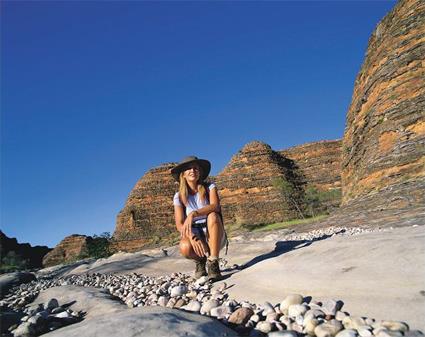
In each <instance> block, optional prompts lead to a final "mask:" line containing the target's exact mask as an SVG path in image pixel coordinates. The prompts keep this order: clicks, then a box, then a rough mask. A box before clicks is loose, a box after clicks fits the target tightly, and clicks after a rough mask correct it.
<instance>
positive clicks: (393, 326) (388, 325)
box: [380, 321, 409, 332]
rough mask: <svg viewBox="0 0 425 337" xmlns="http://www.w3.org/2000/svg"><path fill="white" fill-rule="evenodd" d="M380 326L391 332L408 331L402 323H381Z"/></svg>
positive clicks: (407, 327)
mask: <svg viewBox="0 0 425 337" xmlns="http://www.w3.org/2000/svg"><path fill="white" fill-rule="evenodd" d="M380 325H381V326H383V327H384V328H387V329H388V330H391V331H401V332H406V331H409V326H408V325H407V324H406V323H404V322H396V321H382V322H381V323H380Z"/></svg>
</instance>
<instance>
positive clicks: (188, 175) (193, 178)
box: [183, 164, 200, 183]
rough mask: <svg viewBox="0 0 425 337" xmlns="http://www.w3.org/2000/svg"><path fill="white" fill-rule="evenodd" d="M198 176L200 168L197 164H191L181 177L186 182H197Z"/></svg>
mask: <svg viewBox="0 0 425 337" xmlns="http://www.w3.org/2000/svg"><path fill="white" fill-rule="evenodd" d="M199 176H200V168H199V165H198V164H191V165H190V166H189V167H188V168H187V169H186V170H185V171H184V172H183V177H184V178H185V179H186V181H187V182H195V183H196V182H197V181H198V180H199Z"/></svg>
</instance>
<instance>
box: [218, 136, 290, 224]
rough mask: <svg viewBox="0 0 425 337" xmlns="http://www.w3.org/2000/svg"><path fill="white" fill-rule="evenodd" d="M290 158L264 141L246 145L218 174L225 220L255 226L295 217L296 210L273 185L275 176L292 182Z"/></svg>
mask: <svg viewBox="0 0 425 337" xmlns="http://www.w3.org/2000/svg"><path fill="white" fill-rule="evenodd" d="M289 164H290V163H289V161H285V159H284V158H283V157H282V156H280V155H279V153H277V152H275V151H273V150H272V149H271V147H270V146H269V145H267V144H265V143H262V142H259V141H254V142H251V143H249V144H247V145H245V146H244V147H243V148H242V149H241V150H240V151H239V152H238V153H237V154H236V155H235V156H233V158H232V159H231V160H230V162H229V164H227V166H226V167H225V168H224V170H223V171H222V172H221V173H220V174H218V175H217V177H216V182H217V185H218V186H219V195H220V200H221V204H222V211H223V216H224V218H225V219H226V222H227V223H236V224H240V225H256V224H264V223H273V222H277V221H282V220H284V219H288V218H293V217H295V216H296V210H294V207H292V206H291V205H290V204H288V202H287V200H285V198H284V197H283V195H282V193H281V192H280V191H279V189H278V188H277V187H276V186H274V179H276V178H288V179H289V180H290V181H291V182H293V181H294V177H293V175H292V173H293V172H292V171H291V167H290V165H289Z"/></svg>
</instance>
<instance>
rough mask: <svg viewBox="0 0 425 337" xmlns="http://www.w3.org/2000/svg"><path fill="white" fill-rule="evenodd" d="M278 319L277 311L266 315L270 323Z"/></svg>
mask: <svg viewBox="0 0 425 337" xmlns="http://www.w3.org/2000/svg"><path fill="white" fill-rule="evenodd" d="M278 319H279V315H278V314H277V313H276V312H271V313H269V314H267V316H266V321H267V322H270V323H272V322H274V321H277V320H278Z"/></svg>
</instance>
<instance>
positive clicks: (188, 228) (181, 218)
mask: <svg viewBox="0 0 425 337" xmlns="http://www.w3.org/2000/svg"><path fill="white" fill-rule="evenodd" d="M193 213H194V212H192V213H190V214H189V215H188V216H187V217H185V215H184V210H183V207H182V206H177V205H174V219H175V221H176V227H177V230H178V231H179V232H180V233H181V236H182V237H188V238H190V237H191V236H192V222H193Z"/></svg>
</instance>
